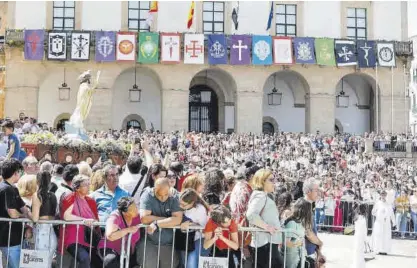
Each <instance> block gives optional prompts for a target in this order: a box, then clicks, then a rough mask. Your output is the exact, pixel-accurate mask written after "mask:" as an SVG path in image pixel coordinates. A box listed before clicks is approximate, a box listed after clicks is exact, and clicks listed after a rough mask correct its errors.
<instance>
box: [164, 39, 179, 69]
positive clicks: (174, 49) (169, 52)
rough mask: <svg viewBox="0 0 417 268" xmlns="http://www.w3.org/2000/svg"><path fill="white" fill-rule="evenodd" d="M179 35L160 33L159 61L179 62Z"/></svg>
mask: <svg viewBox="0 0 417 268" xmlns="http://www.w3.org/2000/svg"><path fill="white" fill-rule="evenodd" d="M180 48H181V35H180V34H171V33H167V34H162V33H161V62H164V63H179V62H180V59H181V53H180Z"/></svg>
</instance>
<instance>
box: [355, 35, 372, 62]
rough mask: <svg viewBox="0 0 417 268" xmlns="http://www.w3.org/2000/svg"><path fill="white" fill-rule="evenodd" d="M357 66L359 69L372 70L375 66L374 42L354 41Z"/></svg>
mask: <svg viewBox="0 0 417 268" xmlns="http://www.w3.org/2000/svg"><path fill="white" fill-rule="evenodd" d="M356 49H357V51H358V64H359V67H360V68H374V67H375V65H376V57H375V41H366V40H358V41H356Z"/></svg>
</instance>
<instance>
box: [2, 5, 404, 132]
mask: <svg viewBox="0 0 417 268" xmlns="http://www.w3.org/2000/svg"><path fill="white" fill-rule="evenodd" d="M66 2H70V1H66ZM141 2H143V1H141ZM216 2H217V3H223V2H219V1H216ZM235 4H236V3H235V2H225V3H223V4H222V5H223V11H222V12H221V13H222V15H221V16H220V15H218V16H219V17H221V18H223V20H220V22H222V23H219V19H218V20H217V21H211V22H210V23H211V24H212V27H218V28H219V29H218V30H219V31H220V32H223V33H224V34H239V33H241V34H243V33H244V34H271V35H276V34H279V33H278V31H280V30H281V29H282V26H283V27H284V28H285V29H287V30H286V31H288V32H286V34H287V35H291V31H292V30H294V31H295V35H296V36H311V37H330V38H347V37H349V34H351V31H350V30H349V29H351V28H352V27H349V26H351V25H348V24H349V23H350V22H349V20H348V14H347V12H348V11H349V8H350V9H352V8H353V9H363V10H365V14H366V16H365V17H364V20H365V27H364V29H365V35H366V36H365V37H366V38H367V39H368V40H390V41H391V40H392V41H406V40H407V32H406V30H404V28H405V29H406V28H407V23H408V16H407V3H406V2H394V1H393V2H389V1H388V2H356V1H352V2H348V1H345V2H292V1H275V2H274V3H273V4H274V19H273V22H272V25H273V26H272V27H271V30H269V31H266V30H265V28H266V24H267V18H268V15H269V11H270V6H271V2H240V4H239V30H235V28H234V27H233V23H232V20H231V13H232V9H233V6H234V5H235ZM129 5H130V3H129V2H119V1H113V2H84V1H80V2H75V7H74V16H73V24H74V25H73V26H74V29H75V30H88V31H94V30H115V31H118V30H124V31H125V30H129V29H130V30H132V29H131V27H132V25H130V24H129V21H130V20H131V17H130V16H131V15H130V13H129V11H131V8H130V7H129ZM134 5H136V4H134ZM189 5H190V3H189V2H159V10H158V12H157V14H156V15H155V17H154V23H153V24H152V26H151V28H150V30H151V31H157V32H198V33H200V32H204V33H209V32H210V29H207V27H206V26H205V23H207V17H208V16H207V17H205V15H204V3H203V2H196V7H195V14H196V15H195V18H194V22H193V26H192V28H191V29H190V30H188V29H187V28H186V17H187V13H188V10H189ZM278 5H281V6H280V7H278ZM282 5H284V7H286V5H292V6H294V7H295V10H296V16H295V17H294V16H292V19H293V20H295V21H292V24H291V25H289V24H288V23H287V22H285V23H284V24H283V25H281V24H280V23H279V22H278V20H279V19H278V18H279V15H281V14H279V13H278V9H279V8H282ZM7 8H8V16H7V23H8V28H10V29H24V28H27V29H42V28H45V29H53V28H54V27H55V26H54V2H47V1H38V2H25V1H21V2H8V7H7ZM97 10H100V14H97V12H96V11H97ZM324 10H326V12H324ZM388 11H389V12H388ZM28 12H30V13H31V14H37V16H28V14H27V13H28ZM172 12H174V13H175V14H177V15H178V16H176V17H175V18H174V17H173V16H170V14H172ZM181 14H183V15H184V16H183V17H184V18H185V19H181V18H182V16H181ZM287 15H288V14H287ZM287 15H285V16H287ZM289 17H291V16H289ZM260 18H262V19H260ZM138 21H139V24H140V22H141V19H140V18H139V20H138ZM216 23H217V24H216ZM291 26H295V28H291ZM356 31H358V29H356ZM284 34H285V33H284ZM5 56H6V68H7V76H6V88H5V96H6V97H5V104H4V105H5V108H4V111H5V115H6V116H10V117H17V116H18V115H19V113H21V112H24V113H25V114H27V115H30V116H34V117H37V118H38V119H39V121H40V122H46V123H48V124H50V125H54V126H56V125H57V124H58V123H59V122H62V120H66V119H68V118H69V116H70V114H71V113H72V111H73V109H74V107H75V103H76V93H77V90H78V82H77V81H76V78H77V77H78V76H79V75H80V73H82V72H83V71H85V70H87V69H90V70H92V71H93V73H94V72H96V71H98V70H101V80H100V83H99V86H98V88H97V91H96V93H95V94H94V97H93V106H92V109H91V112H90V115H89V118H88V119H87V122H86V127H87V128H88V129H97V130H105V129H109V128H117V129H119V128H126V127H127V125H128V124H132V122H136V123H139V124H140V126H141V128H142V129H149V128H151V127H152V126H153V127H154V129H157V130H161V131H173V130H189V129H190V125H191V124H192V119H191V118H190V117H191V116H190V115H191V113H190V109H191V107H190V105H189V99H190V92H191V91H192V90H193V89H195V88H198V87H205V88H208V89H209V90H210V91H211V92H212V94H215V96H216V98H215V99H216V103H215V107H216V111H215V113H214V115H210V116H211V118H210V120H212V121H215V122H216V124H217V130H219V131H222V132H228V131H236V132H239V133H250V132H252V133H260V132H262V131H263V130H266V129H269V130H271V129H273V131H278V130H279V131H297V132H316V131H320V132H323V133H332V132H333V131H334V130H335V127H337V128H338V130H339V131H344V132H352V133H358V134H359V133H363V132H365V131H372V130H376V129H378V130H382V131H394V132H404V131H406V127H407V125H408V122H409V113H408V103H409V99H408V97H407V95H406V94H405V85H406V84H407V82H406V81H408V79H409V78H408V76H407V75H408V74H407V72H405V70H408V68H409V59H406V58H397V67H396V68H394V69H393V72H391V69H389V68H382V67H381V68H378V71H377V73H376V71H375V70H374V69H358V68H356V67H340V68H338V67H321V66H318V65H311V66H303V65H291V66H277V65H272V66H232V65H218V66H210V65H207V64H206V65H186V64H182V63H181V64H176V65H164V64H153V65H151V64H149V65H144V64H135V63H122V62H113V63H96V62H94V61H93V60H90V61H88V62H71V61H65V62H52V61H47V60H44V61H25V60H24V54H23V49H22V48H19V47H7V48H6V51H5ZM206 62H207V61H206ZM135 72H136V79H137V84H138V85H139V88H140V89H141V90H142V92H141V102H131V101H130V100H129V89H130V88H132V84H133V83H134V77H135V75H134V74H135ZM64 73H65V82H66V83H67V84H68V85H69V87H70V88H71V92H70V99H69V100H68V101H61V100H59V90H58V88H59V86H60V85H61V84H62V82H63V79H64ZM274 85H276V86H277V88H279V90H280V92H282V94H283V97H282V103H281V105H278V106H271V105H268V94H269V93H270V92H271V88H273V86H274ZM342 87H343V90H344V92H346V95H349V106H348V107H347V108H341V107H337V105H336V96H337V95H338V94H339V92H340V90H341V88H342ZM213 117H215V118H213Z"/></svg>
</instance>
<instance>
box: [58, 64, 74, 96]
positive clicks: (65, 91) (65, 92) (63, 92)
mask: <svg viewBox="0 0 417 268" xmlns="http://www.w3.org/2000/svg"><path fill="white" fill-rule="evenodd" d="M65 79H66V68H64V82H63V83H62V84H61V86H60V87H58V93H59V100H60V101H68V100H69V99H70V97H71V88H70V87H69V86H68V85H67V83H66V82H65Z"/></svg>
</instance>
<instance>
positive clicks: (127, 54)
mask: <svg viewBox="0 0 417 268" xmlns="http://www.w3.org/2000/svg"><path fill="white" fill-rule="evenodd" d="M116 59H117V60H118V61H135V60H136V34H135V33H131V32H124V33H123V32H119V33H117V52H116Z"/></svg>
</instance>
